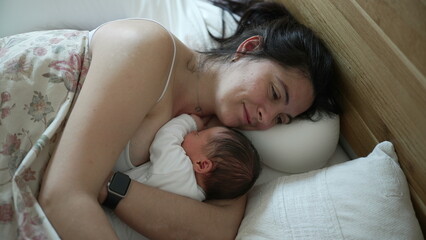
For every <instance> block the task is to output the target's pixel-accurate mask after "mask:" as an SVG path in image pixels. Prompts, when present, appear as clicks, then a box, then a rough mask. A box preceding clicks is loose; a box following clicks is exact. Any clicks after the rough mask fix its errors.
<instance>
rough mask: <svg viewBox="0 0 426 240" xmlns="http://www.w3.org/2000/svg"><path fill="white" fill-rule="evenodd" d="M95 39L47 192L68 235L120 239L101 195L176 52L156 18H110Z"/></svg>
mask: <svg viewBox="0 0 426 240" xmlns="http://www.w3.org/2000/svg"><path fill="white" fill-rule="evenodd" d="M141 24H143V26H141ZM91 44H92V47H93V48H92V54H93V55H92V62H91V66H90V70H89V72H88V75H87V78H86V80H85V83H84V85H83V88H82V90H81V93H80V96H79V97H78V99H77V101H76V104H75V106H74V108H73V110H72V113H71V115H70V117H69V120H68V122H67V124H66V127H65V129H64V132H63V134H62V137H61V139H60V142H59V144H58V147H57V149H56V152H55V154H54V156H53V157H52V159H51V162H50V165H49V169H48V171H46V173H45V178H44V181H43V185H42V188H41V191H40V195H39V201H40V203H41V205H42V207H43V210H44V211H45V213H46V215H47V216H48V218H49V221H51V223H52V224H53V226H54V227H55V229H56V230H57V232H58V233H59V235H60V236H61V237H62V238H64V239H67V238H72V239H114V238H115V235H114V232H113V230H112V228H111V226H110V225H109V222H108V220H107V218H106V216H105V214H104V212H103V210H102V208H101V207H100V205H99V204H98V202H97V196H98V193H99V191H100V189H101V187H102V185H103V184H102V183H103V182H104V180H105V179H106V178H107V177H108V175H109V173H110V172H111V170H112V168H113V165H114V162H115V161H116V159H117V158H118V155H119V153H120V152H121V150H122V149H123V148H124V146H125V144H126V142H127V141H128V140H129V139H130V137H131V136H132V134H133V133H134V132H135V131H136V129H137V128H138V126H139V125H140V124H141V123H142V121H143V119H144V118H145V116H146V115H147V114H148V113H149V111H150V109H151V108H152V107H153V106H154V105H155V103H156V101H157V99H158V97H159V96H160V94H161V91H162V89H163V87H164V83H165V79H166V78H167V73H168V69H169V67H170V62H171V59H172V56H173V44H172V40H171V39H170V36H169V34H168V33H167V32H165V31H164V30H163V29H161V28H160V27H159V26H158V25H155V24H154V23H150V22H144V23H142V22H141V21H119V22H114V23H111V24H107V25H105V26H103V27H102V28H100V29H99V30H98V32H97V33H96V34H95V36H94V39H93V41H92V43H91ZM148 46H149V47H148ZM137 103H142V104H137Z"/></svg>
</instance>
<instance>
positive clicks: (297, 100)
mask: <svg viewBox="0 0 426 240" xmlns="http://www.w3.org/2000/svg"><path fill="white" fill-rule="evenodd" d="M224 75H225V76H224V77H223V78H222V80H221V82H220V84H219V87H218V95H217V98H216V115H217V117H218V118H219V120H220V121H221V122H222V123H223V124H224V125H226V126H228V127H238V128H240V129H244V130H264V129H268V128H270V127H272V126H274V125H275V124H285V123H289V122H290V121H291V119H292V118H295V117H296V116H298V115H299V114H301V113H303V112H305V111H306V110H307V109H308V108H309V107H310V106H311V104H312V102H313V100H314V90H313V86H312V83H311V82H310V80H309V79H308V78H307V77H306V76H305V75H304V74H303V73H302V72H300V71H299V70H296V69H286V68H283V67H282V66H281V65H279V64H277V63H275V62H272V61H269V60H258V61H253V60H251V61H249V60H247V58H241V59H239V60H238V61H237V62H235V63H233V65H232V66H231V67H230V68H229V72H227V74H224Z"/></svg>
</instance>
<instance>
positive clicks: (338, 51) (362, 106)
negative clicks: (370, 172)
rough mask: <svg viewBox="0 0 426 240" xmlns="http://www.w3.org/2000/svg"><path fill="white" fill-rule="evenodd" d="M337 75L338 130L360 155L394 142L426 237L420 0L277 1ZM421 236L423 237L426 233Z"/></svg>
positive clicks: (425, 32) (424, 52)
mask: <svg viewBox="0 0 426 240" xmlns="http://www.w3.org/2000/svg"><path fill="white" fill-rule="evenodd" d="M280 2H283V3H284V4H285V5H286V6H287V8H288V10H289V11H290V12H291V13H292V14H294V16H295V17H296V18H297V19H298V20H300V21H301V22H302V23H304V24H305V25H307V26H309V27H311V28H312V29H314V31H315V32H316V33H317V34H318V35H319V36H320V37H321V38H322V39H324V42H325V43H326V45H327V46H328V47H329V48H330V49H331V51H332V53H333V55H334V57H335V59H336V62H337V65H338V69H339V75H340V79H339V86H338V87H339V91H340V95H341V96H340V98H341V102H342V105H343V108H344V114H343V115H342V118H341V132H342V135H343V136H344V138H345V139H346V141H347V142H348V143H349V144H350V146H351V147H352V148H353V150H354V151H355V153H356V154H358V155H359V156H365V155H367V154H368V153H369V152H371V150H372V149H373V148H374V146H375V145H376V144H377V143H379V142H381V141H384V140H388V141H391V142H392V143H393V144H394V146H395V149H396V152H397V155H398V157H399V162H400V165H401V168H402V169H403V171H404V173H405V175H406V177H407V180H408V183H409V187H410V191H411V195H412V201H413V205H414V207H415V210H416V214H417V217H418V219H419V221H420V225H421V226H422V228H423V229H422V230H423V233H426V228H425V226H426V206H425V202H426V7H425V4H424V2H422V1H420V0H410V1H392V0H376V1H369V0H345V1H342V0H321V1H317V0H303V1H299V0H280ZM425 235H426V234H425Z"/></svg>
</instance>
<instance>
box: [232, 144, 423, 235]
mask: <svg viewBox="0 0 426 240" xmlns="http://www.w3.org/2000/svg"><path fill="white" fill-rule="evenodd" d="M237 239H256V240H257V239H293V240H295V239H303V240H309V239H315V240H318V239H333V240H338V239H372V240H373V239H374V240H376V239H387V240H390V239H395V240H400V239H419V240H420V239H423V236H422V232H421V230H420V225H419V223H418V221H417V219H416V217H415V214H414V210H413V207H412V204H411V200H410V193H409V190H408V185H407V182H406V179H405V176H404V173H403V172H402V170H401V169H400V167H399V165H398V163H397V156H396V154H395V152H394V150H393V145H392V144H391V143H390V142H382V143H380V144H378V145H377V146H376V148H375V149H374V150H373V152H372V153H371V154H370V155H368V156H367V157H365V158H358V159H356V160H351V161H348V162H344V163H341V164H337V165H334V166H331V167H328V168H324V169H322V170H315V171H311V172H308V173H303V174H297V175H291V176H284V177H281V178H279V179H277V180H275V181H272V182H270V183H267V184H263V185H259V186H256V187H254V188H253V190H252V191H251V192H250V193H249V201H248V204H247V208H246V213H245V217H244V219H243V221H242V223H241V226H240V229H239V232H238V236H237Z"/></svg>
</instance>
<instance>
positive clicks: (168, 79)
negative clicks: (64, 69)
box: [89, 18, 176, 103]
mask: <svg viewBox="0 0 426 240" xmlns="http://www.w3.org/2000/svg"><path fill="white" fill-rule="evenodd" d="M122 20H147V21H151V22H154V23H157V24H158V25H160V26H161V27H162V28H164V30H166V31H167V32H168V33H169V35H170V37H171V38H172V41H173V59H172V65H171V66H170V70H169V74H168V76H167V81H166V84H165V86H164V89H163V92H162V93H161V95H160V97H159V98H158V100H157V103H158V102H159V101H161V99H162V98H163V97H164V94H165V93H166V91H167V87H168V86H169V83H170V78H171V76H172V72H173V68H174V66H175V59H176V41H175V38H174V36H173V34H172V33H171V32H170V31H169V30H168V29H167V28H165V27H164V26H163V25H162V24H161V23H159V22H157V21H155V20H153V19H148V18H125V19H117V20H114V21H112V22H115V21H122ZM105 24H106V23H104V24H102V25H100V26H98V27H97V28H95V29H94V30H92V31H90V32H89V44H90V42H91V40H92V38H93V35H94V34H95V33H96V31H97V30H98V29H99V28H100V27H102V26H103V25H105Z"/></svg>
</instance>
